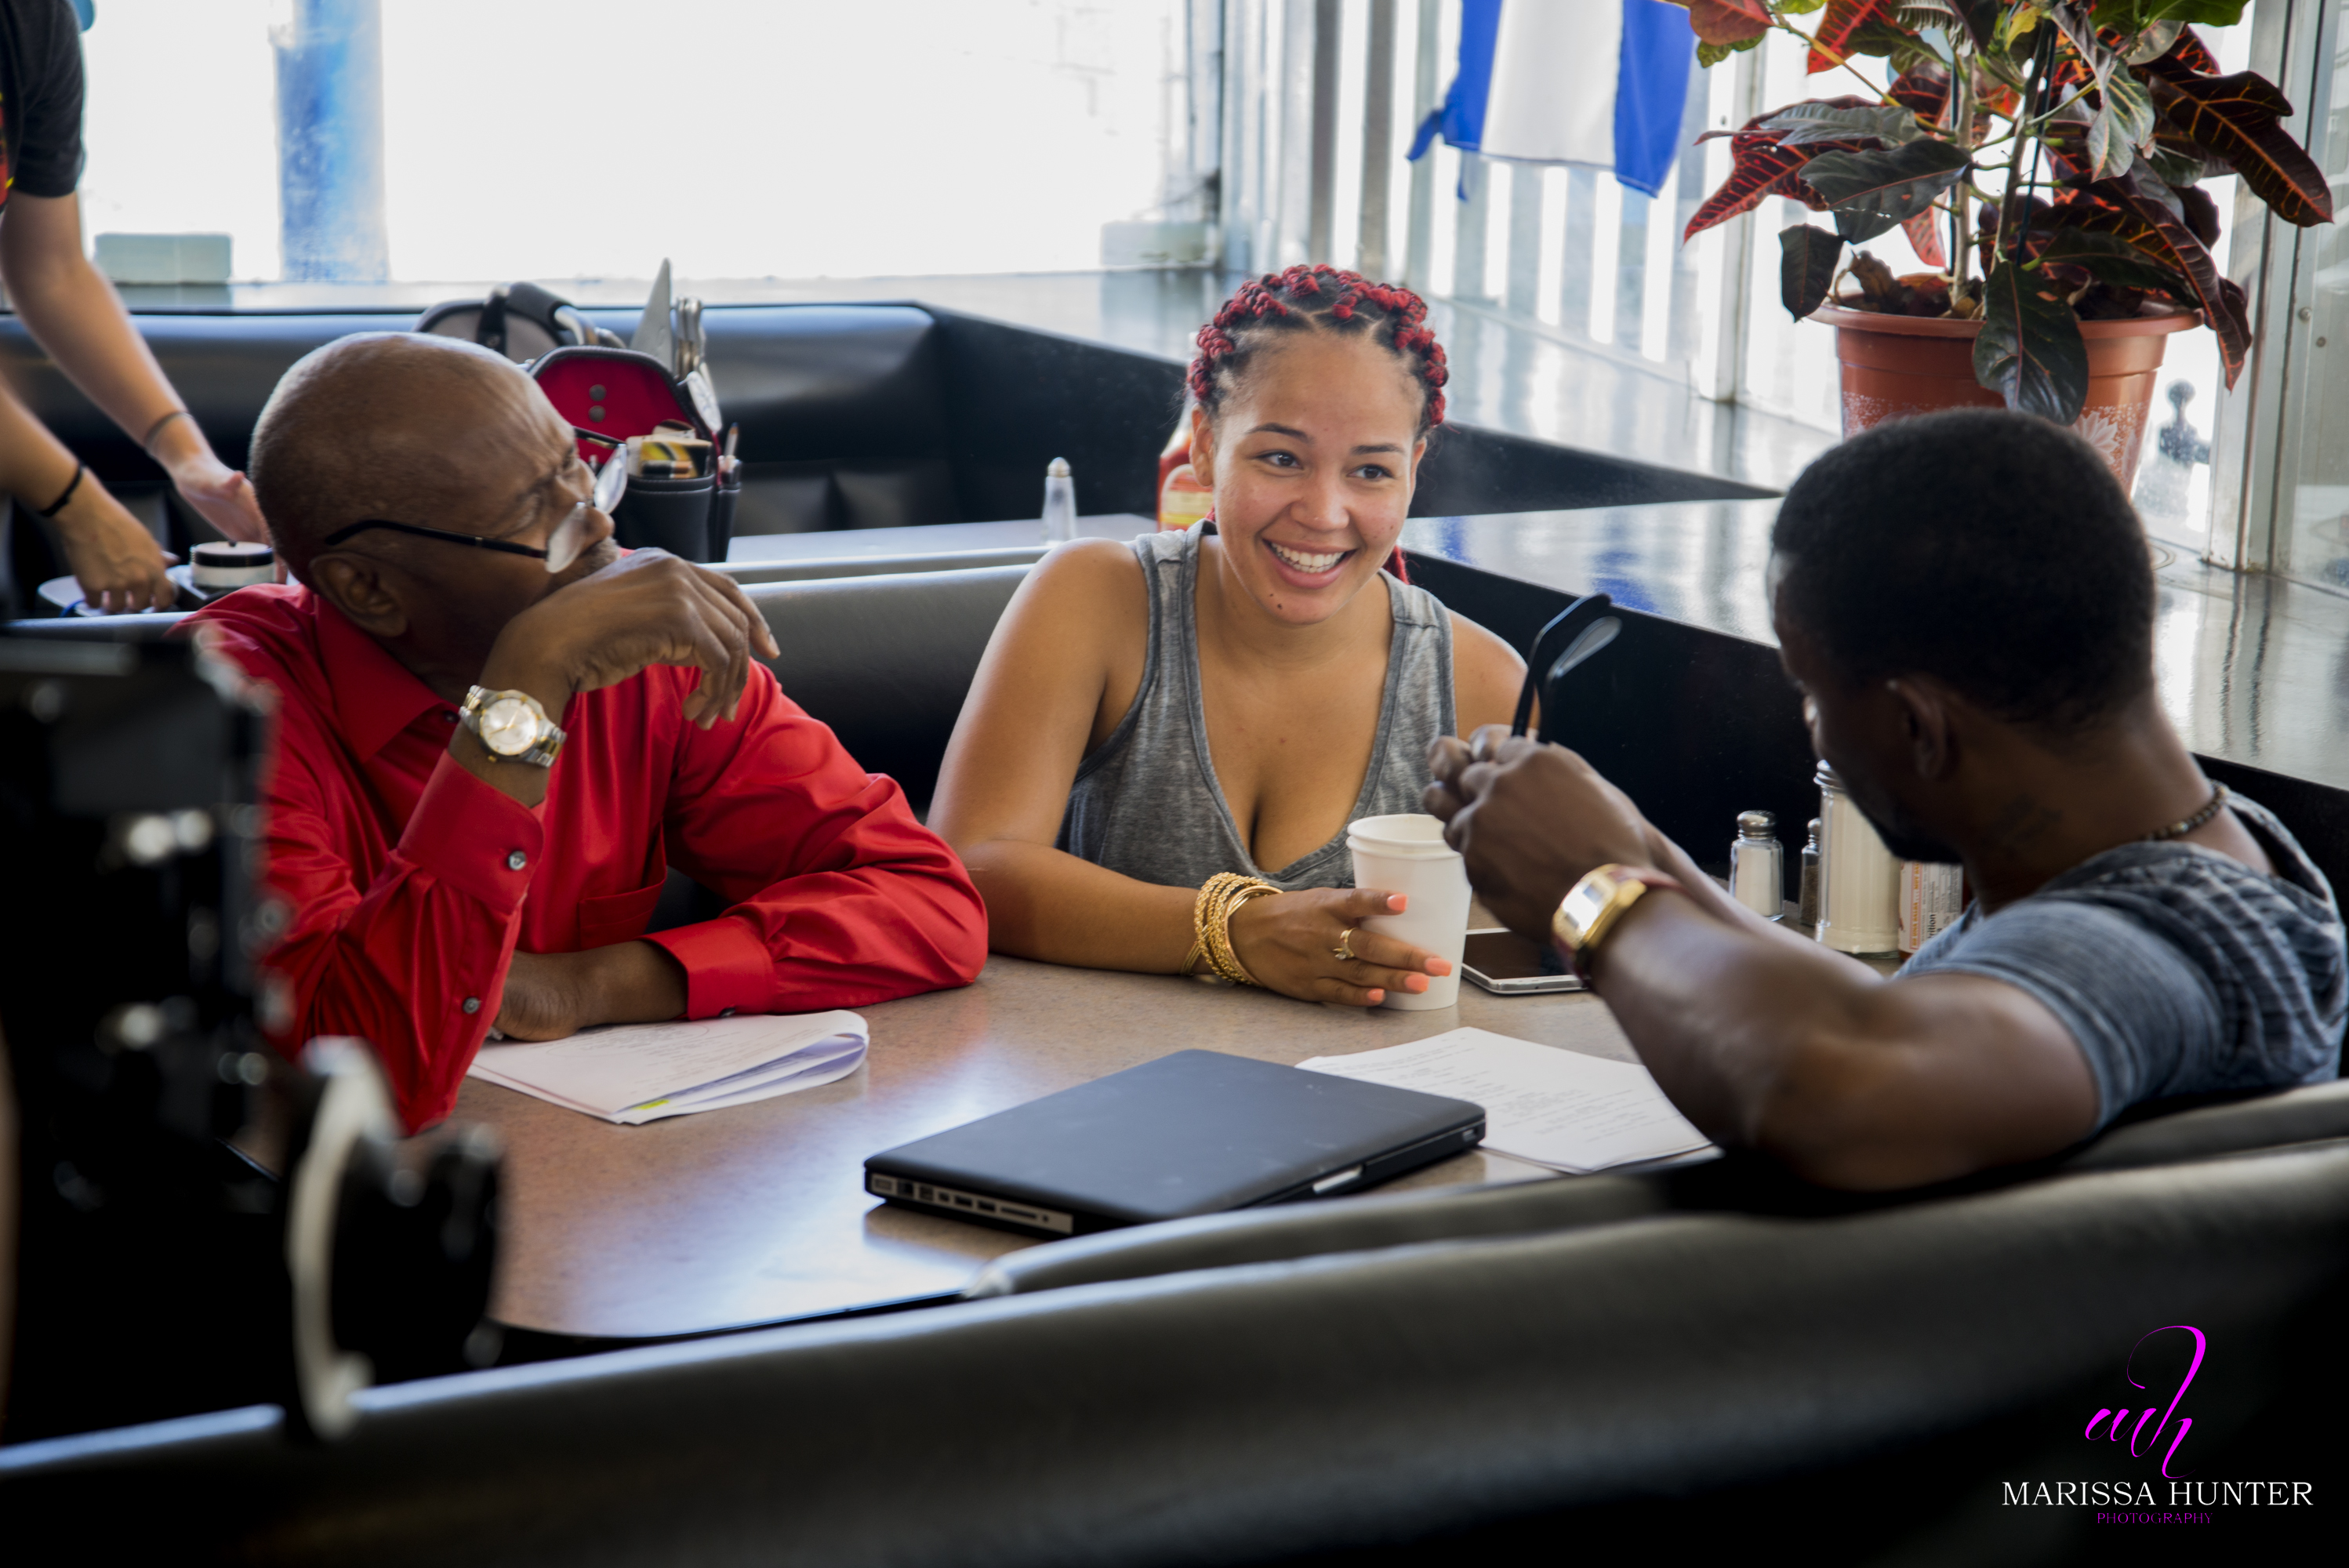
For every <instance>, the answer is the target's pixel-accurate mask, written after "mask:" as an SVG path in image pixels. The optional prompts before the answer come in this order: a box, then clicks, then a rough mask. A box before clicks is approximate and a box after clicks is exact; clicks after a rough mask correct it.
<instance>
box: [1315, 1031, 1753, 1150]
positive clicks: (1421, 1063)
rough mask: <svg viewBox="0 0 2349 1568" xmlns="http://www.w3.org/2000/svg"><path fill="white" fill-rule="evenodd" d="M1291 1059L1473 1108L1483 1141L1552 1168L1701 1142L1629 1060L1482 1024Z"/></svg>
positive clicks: (1651, 1080) (1694, 1145)
mask: <svg viewBox="0 0 2349 1568" xmlns="http://www.w3.org/2000/svg"><path fill="white" fill-rule="evenodd" d="M1298 1066H1299V1067H1301V1068H1307V1069H1309V1071H1313V1072H1322V1073H1334V1074H1336V1075H1338V1076H1339V1077H1340V1078H1360V1079H1361V1080H1362V1081H1364V1082H1366V1083H1382V1084H1386V1085H1388V1086H1390V1087H1392V1088H1412V1089H1417V1090H1419V1091H1420V1092H1422V1093H1423V1094H1440V1095H1448V1096H1450V1097H1451V1098H1452V1099H1464V1100H1468V1101H1470V1102H1472V1103H1474V1104H1476V1105H1481V1106H1483V1107H1484V1108H1485V1148H1487V1149H1490V1150H1495V1152H1497V1153H1501V1154H1507V1155H1513V1156H1515V1157H1516V1158H1517V1159H1519V1160H1526V1161H1532V1162H1533V1163H1534V1164H1537V1165H1547V1166H1548V1167H1549V1168H1550V1169H1551V1170H1553V1171H1575V1172H1583V1171H1603V1170H1605V1169H1607V1168H1608V1167H1609V1166H1612V1165H1629V1164H1632V1163H1635V1162H1637V1161H1645V1160H1662V1159H1667V1158H1670V1157H1671V1156H1673V1155H1677V1154H1687V1153H1690V1152H1692V1151H1693V1150H1700V1149H1704V1148H1708V1147H1710V1145H1709V1143H1708V1141H1707V1140H1706V1138H1705V1136H1704V1134H1703V1133H1702V1132H1699V1131H1698V1130H1696V1129H1695V1128H1694V1127H1693V1126H1692V1125H1691V1124H1690V1123H1689V1121H1688V1119H1686V1118H1685V1117H1683V1116H1682V1115H1681V1113H1680V1112H1679V1111H1677V1110H1674V1109H1672V1102H1671V1100H1669V1099H1665V1098H1664V1091H1663V1090H1661V1089H1660V1088H1657V1087H1656V1080H1655V1079H1654V1078H1651V1077H1650V1076H1649V1073H1648V1069H1647V1068H1643V1067H1641V1066H1640V1065H1639V1064H1638V1063H1637V1062H1618V1061H1609V1060H1608V1059H1607V1058H1606V1057H1591V1056H1585V1055H1583V1054H1582V1053H1581V1052H1580V1051H1568V1050H1562V1049H1559V1048H1558V1047H1554V1046H1538V1045H1536V1044H1534V1043H1533V1042H1532V1041H1530V1040H1518V1039H1512V1038H1510V1037H1508V1036H1506V1035H1495V1034H1494V1033H1492V1032H1490V1031H1489V1030H1485V1029H1454V1030H1453V1031H1451V1032H1450V1033H1449V1034H1444V1035H1437V1036H1434V1037H1432V1038H1429V1039H1424V1040H1415V1041H1413V1043H1412V1044H1410V1045H1407V1046H1390V1047H1387V1048H1386V1049H1384V1050H1378V1051H1361V1052H1357V1053H1355V1054H1354V1055H1351V1056H1343V1057H1314V1058H1313V1059H1312V1060H1310V1061H1305V1062H1299V1064H1298Z"/></svg>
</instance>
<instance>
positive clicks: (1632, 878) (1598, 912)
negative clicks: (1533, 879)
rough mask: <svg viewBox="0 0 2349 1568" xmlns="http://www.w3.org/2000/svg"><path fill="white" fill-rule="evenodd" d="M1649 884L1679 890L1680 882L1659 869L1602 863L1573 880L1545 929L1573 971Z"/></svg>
mask: <svg viewBox="0 0 2349 1568" xmlns="http://www.w3.org/2000/svg"><path fill="white" fill-rule="evenodd" d="M1651 887H1661V888H1670V889H1671V890H1672V891H1673V892H1680V891H1681V884H1680V883H1679V882H1677V881H1675V880H1674V879H1672V878H1671V877H1668V876H1666V875H1664V874H1663V873H1662V872H1643V871H1639V870H1636V869H1634V868H1632V867H1630V866H1621V865H1605V866H1600V867H1599V869H1598V870H1597V871H1594V872H1590V873H1589V874H1588V875H1587V876H1585V877H1584V878H1583V879H1582V880H1581V881H1580V882H1576V883H1575V884H1574V887H1573V890H1572V891H1571V892H1568V894H1567V895H1566V896H1565V897H1564V898H1562V899H1560V900H1558V903H1557V913H1556V914H1553V915H1551V916H1550V917H1549V931H1550V934H1551V935H1552V936H1554V937H1556V938H1557V944H1558V946H1559V947H1560V948H1562V949H1563V950H1564V951H1565V953H1566V956H1567V961H1568V963H1569V964H1571V965H1574V967H1575V970H1576V972H1577V973H1580V971H1581V969H1582V966H1583V965H1584V964H1586V963H1587V962H1588V961H1589V957H1590V955H1591V954H1593V953H1595V952H1597V951H1598V948H1599V944H1600V943H1601V942H1603V941H1605V940H1606V939H1607V934H1608V933H1609V931H1611V930H1613V929H1614V927H1615V923H1616V922H1617V921H1619V920H1621V919H1622V918H1623V912H1624V911H1626V910H1628V909H1630V907H1631V906H1632V905H1633V904H1635V903H1639V902H1640V899H1641V898H1642V897H1643V896H1645V895H1646V893H1647V891H1648V890H1649V889H1650V888H1651Z"/></svg>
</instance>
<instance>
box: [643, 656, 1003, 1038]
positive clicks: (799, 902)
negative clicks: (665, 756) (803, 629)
mask: <svg viewBox="0 0 2349 1568" xmlns="http://www.w3.org/2000/svg"><path fill="white" fill-rule="evenodd" d="M680 678H683V679H689V678H690V677H689V676H680ZM666 826H667V837H668V842H669V846H670V859H671V860H672V861H673V862H674V863H675V864H676V865H677V866H678V868H679V869H681V870H683V871H684V872H686V873H687V874H688V875H689V876H691V877H693V878H694V879H695V880H696V881H698V882H700V883H701V884H702V885H703V886H704V887H707V888H709V889H710V890H711V891H712V892H716V893H717V894H718V895H719V897H721V898H724V899H726V900H728V901H729V902H730V904H731V905H732V907H731V908H730V909H728V910H727V911H726V913H724V914H722V915H720V916H719V918H718V919H716V920H711V921H705V922H702V923H699V924H697V925H687V926H679V927H678V928H676V929H675V930H671V931H663V932H657V933H655V934H652V935H650V936H647V938H646V940H647V941H648V942H655V943H657V944H660V945H661V946H662V947H663V948H665V949H667V951H668V953H669V954H671V955H672V956H673V957H675V958H676V959H677V961H678V963H679V964H680V965H683V966H684V968H685V973H686V980H687V1004H686V1016H688V1017H690V1018H707V1017H711V1016H715V1015H718V1014H720V1013H725V1012H729V1011H733V1012H741V1013H752V1012H758V1013H807V1012H817V1011H821V1010H823V1009H824V1008H828V1007H854V1006H863V1005H864V1004H866V1003H870V1002H885V1001H887V1000H889V999H890V998H892V997H896V996H908V995H914V994H916V993H917V992H922V991H936V990H938V989H941V988H943V987H945V986H949V985H968V984H969V983H970V982H971V981H972V980H974V979H976V978H978V971H979V966H980V965H983V964H985V963H986V962H987V908H986V905H985V904H984V903H981V902H980V900H979V896H978V890H977V889H976V888H974V887H973V886H972V885H971V881H970V874H969V873H968V872H966V871H965V870H964V869H963V865H962V861H960V860H959V859H958V858H957V856H956V855H955V852H954V851H952V850H950V849H948V848H947V845H946V842H945V841H944V840H942V839H940V838H939V837H938V836H937V835H936V834H935V833H933V832H931V831H930V830H928V829H927V828H925V827H923V826H922V825H921V823H919V822H918V821H916V820H915V819H914V813H913V810H912V808H911V807H909V806H907V805H906V803H905V791H904V790H902V789H899V788H898V787H897V782H896V780H895V779H885V778H876V777H874V776H873V775H871V774H868V773H866V772H865V771H864V769H863V768H861V767H860V766H858V765H857V763H856V760H855V759H854V758H852V757H850V756H849V755H848V753H847V752H846V751H845V750H843V748H842V747H841V744H840V742H839V741H838V740H836V739H835V738H833V733H832V731H831V730H830V729H829V728H827V727H825V726H823V725H822V724H819V723H817V722H816V721H815V720H814V719H812V718H810V717H808V716H807V715H806V714H805V713H803V712H802V711H801V710H800V707H799V705H797V704H796V703H794V702H792V700H791V699H790V698H788V697H786V696H784V695H783V694H782V690H781V687H779V686H777V685H776V684H775V677H774V676H773V675H772V674H771V673H770V672H769V671H768V670H767V669H766V668H765V667H764V666H763V665H760V666H754V667H753V669H752V671H751V679H750V685H749V686H746V687H745V688H744V690H743V693H742V701H741V706H740V708H739V709H738V710H737V717H736V718H735V721H734V722H733V723H731V724H726V723H719V724H717V725H713V726H712V727H709V729H707V730H704V729H699V728H697V727H693V726H691V725H688V726H687V727H686V728H685V739H684V740H683V742H682V743H681V745H680V746H679V748H678V763H677V774H676V778H675V781H674V783H673V786H672V788H671V791H670V795H669V804H668V813H667V824H666Z"/></svg>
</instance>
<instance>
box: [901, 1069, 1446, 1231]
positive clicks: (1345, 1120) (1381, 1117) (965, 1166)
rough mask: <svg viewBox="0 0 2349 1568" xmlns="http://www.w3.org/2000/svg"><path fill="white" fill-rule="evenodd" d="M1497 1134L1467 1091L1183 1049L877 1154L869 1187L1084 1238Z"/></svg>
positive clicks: (1241, 1203) (1424, 1159)
mask: <svg viewBox="0 0 2349 1568" xmlns="http://www.w3.org/2000/svg"><path fill="white" fill-rule="evenodd" d="M1484 1137H1485V1111H1484V1108H1483V1107H1481V1106H1475V1105H1471V1104H1469V1103H1468V1102H1467V1101H1466V1100H1464V1099H1444V1098H1443V1097H1442V1096H1440V1095H1433V1094H1420V1093H1417V1092H1415V1091H1414V1090H1412V1089H1402V1088H1387V1087H1386V1086H1385V1085H1383V1084H1371V1083H1358V1082H1356V1081H1355V1080H1353V1079H1352V1078H1335V1077H1332V1076H1331V1075H1330V1074H1328V1073H1316V1072H1307V1071H1305V1070H1304V1069H1302V1068H1284V1067H1277V1066H1274V1065H1273V1064H1271V1063H1269V1062H1259V1061H1254V1060H1251V1059H1249V1058H1248V1057H1233V1056H1226V1055H1224V1054H1223V1053H1222V1052H1220V1051H1177V1052H1176V1053H1175V1054H1174V1055H1173V1056H1171V1057H1160V1058H1159V1059H1158V1060H1156V1061H1154V1062H1147V1063H1144V1064H1143V1066H1141V1067H1138V1068H1127V1069H1126V1070H1125V1071H1123V1072H1122V1073H1112V1074H1111V1075H1110V1076H1109V1077H1107V1078H1096V1079H1095V1080H1093V1081H1092V1083H1089V1084H1081V1085H1079V1086H1078V1087H1077V1088H1071V1089H1063V1090H1061V1092H1060V1093H1059V1094H1054V1095H1047V1096H1045V1097H1044V1098H1043V1099H1038V1100H1030V1102H1029V1103H1028V1104H1026V1105H1022V1106H1015V1107H1013V1108H1012V1109H1009V1110H1005V1111H999V1112H997V1113H996V1114H995V1115H993V1116H989V1117H983V1118H981V1119H978V1120H977V1121H972V1122H966V1123H965V1124H964V1125H962V1126H960V1127H957V1128H954V1129H951V1130H948V1131H946V1132H941V1133H938V1134H936V1136H934V1137H930V1138H924V1139H920V1140H916V1141H915V1142H912V1143H906V1144H902V1145H900V1146H899V1147H897V1148H895V1149H892V1150H888V1151H887V1152H885V1153H881V1154H875V1155H874V1156H873V1157H872V1158H871V1159H870V1160H867V1161H865V1162H864V1188H865V1191H868V1192H871V1193H872V1194H874V1196H875V1197H879V1198H885V1199H887V1200H888V1201H889V1202H893V1203H903V1204H905V1205H907V1206H909V1207H912V1208H916V1209H921V1210H925V1211H927V1212H933V1213H948V1214H952V1215H954V1216H955V1217H956V1218H957V1219H963V1220H976V1221H978V1222H982V1223H986V1224H993V1225H1004V1226H1009V1227H1010V1228H1012V1229H1014V1230H1021V1231H1034V1232H1041V1233H1044V1234H1047V1235H1057V1236H1070V1235H1080V1236H1081V1235H1083V1234H1085V1233H1088V1232H1092V1231H1106V1230H1113V1229H1115V1228H1116V1227H1118V1226H1121V1225H1140V1224H1147V1223H1149V1222H1151V1221H1154V1220H1176V1219H1181V1218H1183V1217H1185V1216H1186V1215H1190V1214H1217V1213H1222V1212H1226V1210H1231V1209H1246V1208H1251V1207H1255V1206H1257V1205H1260V1204H1265V1203H1287V1202H1295V1201H1296V1200H1299V1199H1302V1198H1322V1197H1329V1196H1331V1195H1333V1194H1335V1193H1339V1192H1352V1191H1360V1190H1361V1189H1362V1188H1365V1187H1372V1186H1376V1185H1377V1184H1378V1183H1379V1182H1381V1181H1387V1180H1389V1179H1391V1178H1392V1177H1396V1176H1400V1175H1402V1173H1403V1172H1405V1171H1415V1170H1417V1169H1418V1168H1419V1167H1421V1166H1423V1165H1429V1164H1433V1162H1435V1161H1438V1160H1444V1159H1448V1158H1450V1157H1451V1156H1452V1155H1454V1154H1459V1153H1463V1152H1464V1151H1465V1150H1470V1149H1474V1148H1475V1146H1476V1145H1477V1144H1478V1143H1480V1142H1482V1141H1483V1140H1484Z"/></svg>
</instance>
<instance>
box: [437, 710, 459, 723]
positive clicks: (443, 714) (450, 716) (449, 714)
mask: <svg viewBox="0 0 2349 1568" xmlns="http://www.w3.org/2000/svg"><path fill="white" fill-rule="evenodd" d="M440 720H441V722H442V723H444V724H454V723H456V722H457V710H456V709H455V708H453V707H444V708H442V709H441V710H440Z"/></svg>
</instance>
